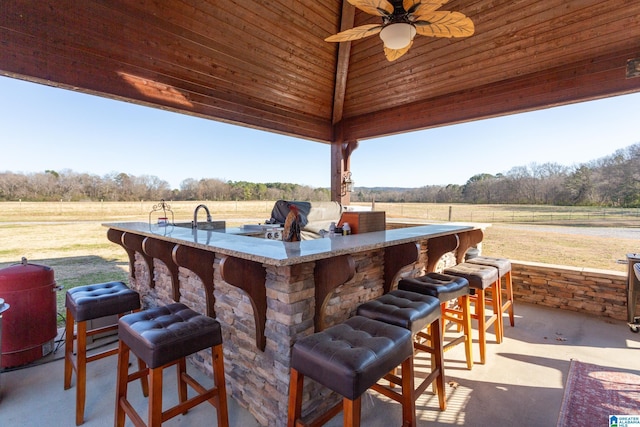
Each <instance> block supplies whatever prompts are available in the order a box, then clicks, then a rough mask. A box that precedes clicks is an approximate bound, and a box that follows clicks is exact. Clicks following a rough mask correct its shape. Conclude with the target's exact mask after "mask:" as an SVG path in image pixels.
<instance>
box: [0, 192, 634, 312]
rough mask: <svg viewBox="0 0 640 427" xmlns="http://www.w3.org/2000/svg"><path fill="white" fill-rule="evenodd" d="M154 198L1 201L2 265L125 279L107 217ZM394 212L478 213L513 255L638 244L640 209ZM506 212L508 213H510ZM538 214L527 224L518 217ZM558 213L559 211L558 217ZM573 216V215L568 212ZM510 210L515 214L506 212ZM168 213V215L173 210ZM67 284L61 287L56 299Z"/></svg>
mask: <svg viewBox="0 0 640 427" xmlns="http://www.w3.org/2000/svg"><path fill="white" fill-rule="evenodd" d="M199 203H200V202H197V201H191V202H169V205H170V207H171V210H172V211H173V219H174V221H176V222H178V221H190V220H191V219H192V217H193V209H194V208H195V207H196V206H197V205H198V204H199ZM203 203H205V204H206V205H207V206H208V207H209V209H210V210H211V213H212V215H213V218H214V220H215V219H218V220H219V219H224V220H226V221H227V225H228V226H234V225H241V224H246V223H259V222H263V221H264V220H266V219H268V218H269V217H270V213H271V208H272V207H273V204H274V201H254V202H203ZM154 205H156V203H155V202H146V201H141V202H55V203H52V202H42V203H39V202H1V203H0V268H4V267H7V266H9V265H11V264H14V263H17V262H20V259H21V258H22V257H26V258H27V259H28V260H29V262H32V263H38V264H43V265H48V266H50V267H52V268H53V269H54V270H55V277H56V281H57V283H58V285H60V286H62V287H64V288H65V289H68V288H72V287H74V286H78V285H83V284H88V283H98V282H102V281H109V280H125V281H126V279H127V274H128V271H127V270H128V259H127V256H126V253H125V252H124V250H123V249H122V248H121V247H120V246H118V245H115V244H113V243H111V242H110V241H108V240H107V238H106V231H107V230H106V228H105V227H104V226H102V223H105V222H119V221H143V222H146V221H149V213H150V212H151V211H152V209H153V208H154ZM375 209H376V210H384V211H386V212H387V221H389V220H395V219H398V220H412V221H417V222H440V221H446V220H448V219H449V215H450V214H451V220H452V221H459V222H470V221H478V222H483V223H490V224H491V225H490V226H489V227H488V228H487V229H486V232H485V238H484V241H483V253H484V254H486V255H495V256H501V257H507V258H511V259H515V260H524V261H534V262H542V263H551V264H560V265H570V266H576V267H588V268H598V269H606V270H614V271H623V272H624V271H626V268H627V267H626V265H625V264H621V263H619V262H618V260H623V259H625V255H626V254H627V253H632V252H640V244H639V243H640V219H639V218H638V217H637V212H636V213H634V212H626V213H625V214H624V215H622V214H617V213H616V212H614V211H609V212H608V213H605V214H604V215H603V214H602V210H596V209H592V210H591V211H589V210H587V209H580V212H579V215H578V212H577V210H576V209H574V210H573V211H566V210H565V211H557V212H555V211H553V210H552V209H549V208H548V207H540V208H537V207H528V209H526V210H525V209H523V207H522V206H512V207H506V206H499V207H496V206H494V205H486V206H479V205H454V206H453V207H450V206H449V205H435V204H419V203H414V204H389V203H384V204H383V203H377V204H376V205H375ZM505 212H506V214H505ZM515 212H517V213H518V215H517V216H518V217H520V216H522V218H536V217H537V218H538V221H536V222H531V221H530V220H529V221H528V222H527V223H526V224H524V223H523V222H524V220H522V219H520V220H519V221H514V220H513V219H515V217H516V214H515ZM554 216H555V219H554ZM569 216H572V217H573V220H571V219H569ZM509 217H511V219H512V220H509ZM169 218H171V215H169ZM63 298H64V292H59V293H58V300H59V307H61V306H62V301H63Z"/></svg>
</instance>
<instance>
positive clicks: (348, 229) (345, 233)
mask: <svg viewBox="0 0 640 427" xmlns="http://www.w3.org/2000/svg"><path fill="white" fill-rule="evenodd" d="M349 234H351V226H350V225H349V223H348V222H345V223H344V224H342V235H343V236H348V235H349Z"/></svg>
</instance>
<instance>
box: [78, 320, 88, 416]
mask: <svg viewBox="0 0 640 427" xmlns="http://www.w3.org/2000/svg"><path fill="white" fill-rule="evenodd" d="M76 365H77V366H76V374H77V378H76V425H77V426H79V425H81V424H82V423H84V403H85V397H86V395H87V322H78V339H77V349H76Z"/></svg>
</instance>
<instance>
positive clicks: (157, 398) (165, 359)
mask: <svg viewBox="0 0 640 427" xmlns="http://www.w3.org/2000/svg"><path fill="white" fill-rule="evenodd" d="M118 325H119V330H118V336H119V338H120V352H119V355H118V382H117V385H116V426H124V422H125V415H128V416H129V418H131V420H132V421H133V424H134V425H136V426H144V425H145V424H144V423H143V422H142V420H141V418H140V416H139V415H138V414H137V412H136V411H135V409H134V408H133V407H132V406H131V404H130V403H129V402H128V400H127V385H128V383H129V382H130V381H133V380H135V379H137V378H141V377H147V376H148V378H149V386H150V387H149V388H150V390H149V424H148V425H149V426H154V427H155V426H160V425H161V424H162V423H163V422H164V421H167V420H168V419H171V418H173V417H175V416H176V415H179V414H181V413H186V412H187V410H188V409H190V408H192V407H194V406H196V405H198V404H200V403H202V402H204V401H209V403H211V404H212V405H213V406H215V407H216V408H217V415H218V426H228V425H229V420H228V418H229V416H228V409H227V393H226V386H225V380H224V361H223V355H222V333H221V330H220V323H219V322H218V321H217V320H215V319H212V318H210V317H208V316H204V315H202V314H199V313H197V312H195V311H193V310H191V309H190V308H188V307H187V306H186V305H184V304H181V303H173V304H169V305H166V306H164V307H156V308H152V309H149V310H145V311H140V312H137V313H133V314H129V315H126V316H123V317H122V318H120V320H119V321H118ZM207 348H211V356H212V363H213V377H214V382H215V385H214V387H212V388H210V389H205V388H204V387H203V386H202V385H200V384H199V383H198V382H197V381H196V380H195V379H194V378H193V377H191V376H190V375H189V374H187V372H186V360H185V357H186V356H188V355H191V354H193V353H196V352H198V351H201V350H205V349H207ZM130 351H131V352H133V353H134V354H135V355H136V356H138V358H140V359H141V360H142V361H143V362H144V364H145V365H146V367H143V369H141V370H139V371H137V372H135V373H132V374H129V372H128V364H129V352H130ZM174 364H175V365H177V378H178V391H179V393H178V394H179V397H180V403H179V404H178V405H176V406H174V407H172V408H170V409H167V410H165V411H163V410H162V370H163V369H164V368H166V367H168V366H171V365H174ZM187 385H189V386H191V387H192V388H193V389H194V390H196V391H197V393H198V394H197V395H196V396H194V397H192V398H190V399H187Z"/></svg>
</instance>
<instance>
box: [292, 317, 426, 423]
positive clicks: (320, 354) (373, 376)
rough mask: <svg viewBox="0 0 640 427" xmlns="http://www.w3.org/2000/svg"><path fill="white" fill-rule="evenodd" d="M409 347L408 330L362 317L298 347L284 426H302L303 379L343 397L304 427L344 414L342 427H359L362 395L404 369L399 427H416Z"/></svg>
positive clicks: (411, 361) (294, 356)
mask: <svg viewBox="0 0 640 427" xmlns="http://www.w3.org/2000/svg"><path fill="white" fill-rule="evenodd" d="M411 341H412V339H411V332H409V331H408V330H406V329H404V328H400V327H398V326H394V325H391V324H388V323H384V322H379V321H377V320H372V319H368V318H366V317H363V316H354V317H352V318H350V319H348V320H347V321H345V322H344V323H341V324H339V325H335V326H332V327H330V328H327V329H325V330H324V331H322V332H317V333H315V334H313V335H309V336H307V337H304V338H301V339H299V340H298V341H296V343H295V344H294V345H293V349H292V351H291V378H290V383H289V410H288V413H287V417H288V420H287V426H288V427H296V426H300V425H302V422H301V420H300V418H301V416H302V395H303V386H304V377H309V378H311V379H313V380H315V381H317V382H318V383H320V384H321V385H323V386H325V387H327V388H329V389H331V390H333V391H334V392H336V393H338V394H340V395H341V396H342V397H343V399H342V402H341V403H338V404H337V405H335V406H334V407H332V408H330V409H329V410H328V411H327V412H326V413H324V414H321V415H319V416H318V417H317V418H316V419H315V420H314V421H312V422H309V423H308V424H305V425H315V426H318V425H323V424H325V423H326V422H327V421H329V420H330V419H331V418H333V417H334V416H335V415H336V414H338V413H339V412H340V411H341V410H342V411H343V412H344V426H345V427H358V426H360V418H361V398H362V394H364V392H366V391H367V390H368V389H369V388H371V387H372V386H374V385H375V384H376V383H377V382H378V381H379V380H380V379H381V378H382V377H383V376H385V375H386V374H387V373H388V372H390V371H391V370H392V369H394V368H396V367H397V366H398V365H402V379H401V385H402V398H401V402H402V420H403V424H402V425H403V426H407V427H415V426H416V411H415V402H414V399H413V345H412V343H411Z"/></svg>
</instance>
